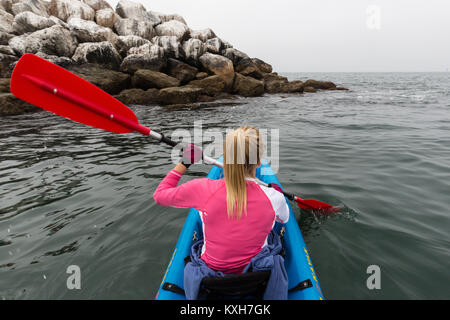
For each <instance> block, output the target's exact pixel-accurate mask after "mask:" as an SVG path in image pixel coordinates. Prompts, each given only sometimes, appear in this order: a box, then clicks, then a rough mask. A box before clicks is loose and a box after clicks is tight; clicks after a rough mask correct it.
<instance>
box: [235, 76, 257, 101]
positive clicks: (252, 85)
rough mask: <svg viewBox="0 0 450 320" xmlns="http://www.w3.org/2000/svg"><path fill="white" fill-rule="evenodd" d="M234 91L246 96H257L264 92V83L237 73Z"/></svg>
mask: <svg viewBox="0 0 450 320" xmlns="http://www.w3.org/2000/svg"><path fill="white" fill-rule="evenodd" d="M233 93H237V94H238V95H241V96H244V97H257V96H261V95H263V94H264V83H263V82H262V81H259V80H256V79H253V78H251V77H246V76H244V75H242V74H239V73H236V77H235V79H234V84H233Z"/></svg>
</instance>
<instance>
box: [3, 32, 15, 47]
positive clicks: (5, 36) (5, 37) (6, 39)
mask: <svg viewBox="0 0 450 320" xmlns="http://www.w3.org/2000/svg"><path fill="white" fill-rule="evenodd" d="M13 37H14V35H13V34H9V33H6V32H3V31H0V45H5V44H8V42H9V40H11V38H13Z"/></svg>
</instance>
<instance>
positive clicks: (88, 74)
mask: <svg viewBox="0 0 450 320" xmlns="http://www.w3.org/2000/svg"><path fill="white" fill-rule="evenodd" d="M69 70H70V71H72V72H73V73H75V74H76V75H78V76H79V77H81V78H83V79H85V80H87V81H89V82H90V83H92V84H94V85H96V86H97V87H99V88H100V89H102V90H103V91H105V92H107V93H109V94H118V93H119V92H121V91H122V90H125V89H127V88H129V87H130V83H131V77H130V75H129V74H126V73H122V72H118V71H113V70H109V69H105V68H102V67H101V66H99V65H97V64H84V65H81V66H77V65H74V66H72V67H69Z"/></svg>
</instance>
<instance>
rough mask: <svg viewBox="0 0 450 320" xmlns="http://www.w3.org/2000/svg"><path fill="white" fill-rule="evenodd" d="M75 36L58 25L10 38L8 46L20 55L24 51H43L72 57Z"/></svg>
mask: <svg viewBox="0 0 450 320" xmlns="http://www.w3.org/2000/svg"><path fill="white" fill-rule="evenodd" d="M77 45H78V41H77V40H76V38H75V36H74V35H72V34H71V33H70V31H69V30H67V29H65V28H64V27H62V26H60V25H53V26H51V27H50V28H46V29H42V30H38V31H35V32H33V33H27V34H23V35H21V36H17V37H14V38H11V39H10V40H9V46H10V47H11V48H12V49H13V50H14V52H16V54H17V55H19V56H21V55H23V54H24V53H36V52H39V51H41V52H43V53H46V54H49V55H55V56H59V57H61V56H63V57H72V55H73V53H74V52H75V49H76V48H77Z"/></svg>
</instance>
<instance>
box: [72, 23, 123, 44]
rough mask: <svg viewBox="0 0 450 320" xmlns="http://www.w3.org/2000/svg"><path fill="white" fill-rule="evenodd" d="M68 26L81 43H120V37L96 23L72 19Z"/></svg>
mask: <svg viewBox="0 0 450 320" xmlns="http://www.w3.org/2000/svg"><path fill="white" fill-rule="evenodd" d="M67 25H68V26H69V28H70V31H71V32H72V34H73V35H75V37H76V38H77V40H78V41H79V42H103V41H109V42H111V43H112V44H113V45H115V44H116V43H117V41H118V40H117V38H118V36H117V35H116V34H115V33H114V32H113V31H112V30H111V29H110V28H106V27H102V26H99V25H98V24H96V23H95V22H94V21H87V20H83V19H80V18H70V19H69V21H68V22H67Z"/></svg>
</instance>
